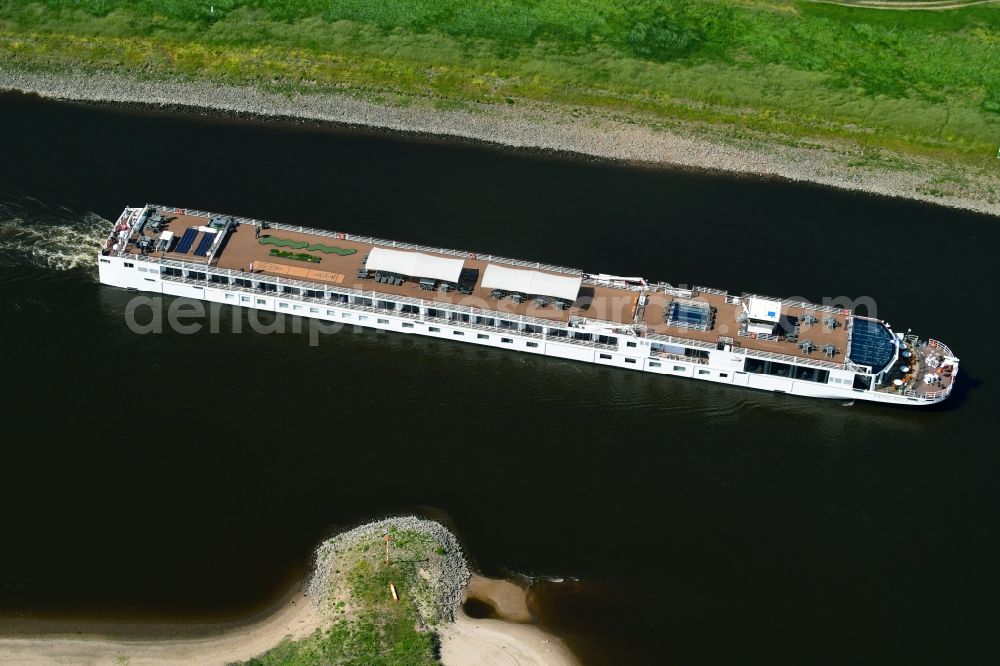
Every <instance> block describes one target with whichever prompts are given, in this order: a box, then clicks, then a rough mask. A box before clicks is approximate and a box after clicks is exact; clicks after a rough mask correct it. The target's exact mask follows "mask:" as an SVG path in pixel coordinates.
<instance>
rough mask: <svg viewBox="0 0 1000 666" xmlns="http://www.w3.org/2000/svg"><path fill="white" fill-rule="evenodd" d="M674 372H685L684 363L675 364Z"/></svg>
mask: <svg viewBox="0 0 1000 666" xmlns="http://www.w3.org/2000/svg"><path fill="white" fill-rule="evenodd" d="M674 372H684V366H683V365H675V366H674Z"/></svg>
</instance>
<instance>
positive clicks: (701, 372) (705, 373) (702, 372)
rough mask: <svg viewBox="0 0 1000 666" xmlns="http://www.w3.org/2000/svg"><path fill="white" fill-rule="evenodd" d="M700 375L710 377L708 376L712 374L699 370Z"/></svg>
mask: <svg viewBox="0 0 1000 666" xmlns="http://www.w3.org/2000/svg"><path fill="white" fill-rule="evenodd" d="M698 374H699V375H708V374H711V373H709V371H708V370H699V371H698Z"/></svg>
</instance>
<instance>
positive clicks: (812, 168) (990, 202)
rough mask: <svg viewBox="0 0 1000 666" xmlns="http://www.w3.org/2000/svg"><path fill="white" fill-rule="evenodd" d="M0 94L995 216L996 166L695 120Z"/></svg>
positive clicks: (200, 94) (76, 77) (41, 81)
mask: <svg viewBox="0 0 1000 666" xmlns="http://www.w3.org/2000/svg"><path fill="white" fill-rule="evenodd" d="M0 90H13V91H21V92H29V93H35V94H38V95H41V96H44V97H51V98H56V99H65V100H77V101H88V102H104V103H116V104H126V105H142V106H151V107H154V108H155V107H160V108H169V109H177V108H182V107H189V108H193V109H204V110H213V111H215V112H223V113H234V114H243V115H249V116H253V117H259V118H275V117H280V118H294V119H300V120H308V121H313V122H319V123H336V124H341V125H349V126H355V127H362V128H372V129H379V130H383V131H385V130H388V131H393V132H406V133H416V134H424V135H434V136H441V137H460V138H463V139H470V140H475V141H483V142H489V143H493V144H499V145H502V146H507V147H511V148H524V149H542V150H549V151H558V152H560V153H576V154H580V155H585V156H590V157H598V158H606V159H611V160H618V161H624V162H629V163H642V164H651V165H662V166H668V165H669V166H683V167H691V168H698V169H711V170H721V171H726V172H731V173H737V174H744V175H748V176H761V177H770V176H777V177H781V178H787V179H790V180H797V181H810V182H814V183H819V184H822V185H828V186H833V187H837V188H842V189H849V190H857V191H864V192H869V193H874V194H881V195H887V196H896V197H904V198H909V199H917V200H922V201H929V202H932V203H936V204H941V205H945V206H952V207H956V208H965V209H969V210H973V211H978V212H983V213H989V214H992V215H1000V178H998V175H997V169H993V170H988V171H984V170H976V169H974V168H972V167H968V168H964V167H963V168H962V169H961V172H958V171H957V168H956V167H953V166H948V165H942V164H939V163H936V162H932V161H929V160H923V159H920V158H915V157H912V156H908V155H907V156H902V155H892V154H888V153H885V152H880V153H878V154H875V155H873V154H872V153H871V152H870V151H869V153H868V154H865V153H864V151H863V149H861V148H859V147H858V146H853V145H844V144H838V143H832V142H831V143H822V142H816V141H809V142H806V141H801V140H794V139H786V138H781V137H779V138H774V137H768V136H763V135H754V134H753V133H752V132H748V131H746V130H744V129H742V128H735V127H717V126H711V125H704V124H697V123H684V124H680V123H678V124H675V125H671V126H670V127H665V126H662V125H659V126H658V125H657V124H656V122H657V121H656V119H654V118H648V119H644V118H630V119H627V120H626V119H621V118H616V117H613V116H611V115H608V114H605V113H603V112H600V111H595V110H591V109H585V110H581V109H566V108H563V107H556V106H546V105H542V104H526V103H520V102H518V103H517V104H515V105H488V104H473V103H466V102H463V103H461V104H452V105H447V106H449V107H455V108H446V109H442V108H437V107H439V106H441V104H438V105H435V103H434V102H435V101H434V100H430V99H427V100H424V99H416V100H414V99H412V98H404V99H395V98H393V96H392V95H391V94H385V93H380V94H379V96H378V101H377V102H376V101H371V100H368V99H365V98H364V93H363V92H358V91H350V92H348V91H344V92H343V93H330V92H325V93H315V94H294V95H284V94H279V93H274V92H268V91H263V90H258V89H254V88H249V87H234V86H225V85H221V84H217V83H214V82H208V81H180V80H178V81H169V80H155V81H152V80H140V79H136V78H132V77H130V76H125V75H118V74H113V73H104V74H100V75H93V74H83V73H74V72H66V73H39V72H25V71H17V70H12V69H10V68H8V69H2V68H0ZM438 101H439V102H440V100H438ZM998 165H1000V162H998Z"/></svg>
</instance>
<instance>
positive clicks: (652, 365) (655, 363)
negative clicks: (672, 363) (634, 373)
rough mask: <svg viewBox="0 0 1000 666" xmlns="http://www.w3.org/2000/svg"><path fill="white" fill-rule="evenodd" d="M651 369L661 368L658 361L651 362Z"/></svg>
mask: <svg viewBox="0 0 1000 666" xmlns="http://www.w3.org/2000/svg"><path fill="white" fill-rule="evenodd" d="M649 367H651V368H658V367H660V364H659V363H657V362H656V361H650V362H649Z"/></svg>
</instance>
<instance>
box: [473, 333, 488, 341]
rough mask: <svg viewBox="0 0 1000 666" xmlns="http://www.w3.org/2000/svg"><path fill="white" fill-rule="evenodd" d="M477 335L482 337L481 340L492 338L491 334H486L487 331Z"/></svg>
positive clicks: (479, 337)
mask: <svg viewBox="0 0 1000 666" xmlns="http://www.w3.org/2000/svg"><path fill="white" fill-rule="evenodd" d="M476 337H477V338H478V339H480V340H489V339H490V336H488V335H486V334H485V333H480V334H478V335H477V336H476Z"/></svg>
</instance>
